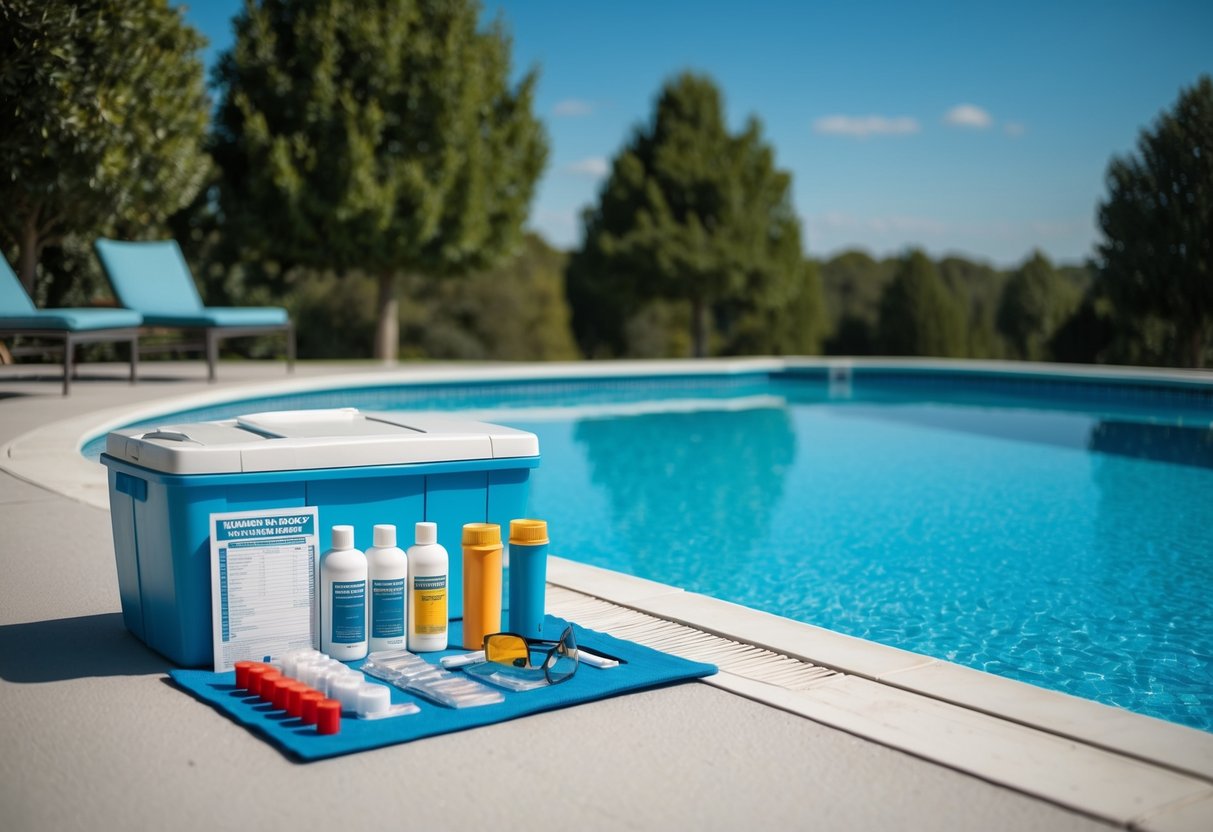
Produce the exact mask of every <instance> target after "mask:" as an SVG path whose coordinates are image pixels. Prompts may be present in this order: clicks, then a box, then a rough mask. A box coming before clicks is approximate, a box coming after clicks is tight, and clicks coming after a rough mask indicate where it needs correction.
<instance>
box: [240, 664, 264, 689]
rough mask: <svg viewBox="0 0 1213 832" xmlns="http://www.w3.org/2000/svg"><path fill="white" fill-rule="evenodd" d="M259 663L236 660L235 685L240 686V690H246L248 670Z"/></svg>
mask: <svg viewBox="0 0 1213 832" xmlns="http://www.w3.org/2000/svg"><path fill="white" fill-rule="evenodd" d="M260 664H261V662H248V661H239V662H236V665H235V667H236V687H238V688H240V690H248V672H249V670H251V669H252V668H254V667H257V666H258V665H260Z"/></svg>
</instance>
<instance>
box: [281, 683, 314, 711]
mask: <svg viewBox="0 0 1213 832" xmlns="http://www.w3.org/2000/svg"><path fill="white" fill-rule="evenodd" d="M310 690H311V688H310V687H308V686H307V685H305V684H303V682H296V683H295V684H293V685H291V686H289V687H288V688H287V689H286V712H287V713H288V714H290V715H291V716H294V717H301V716H303V694H305V693H307V692H309V691H310Z"/></svg>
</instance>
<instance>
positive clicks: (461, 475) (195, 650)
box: [101, 408, 539, 667]
mask: <svg viewBox="0 0 1213 832" xmlns="http://www.w3.org/2000/svg"><path fill="white" fill-rule="evenodd" d="M101 462H102V464H104V465H105V466H106V467H107V468H108V469H109V496H110V514H111V518H112V522H113V530H114V556H115V558H116V561H117V566H118V590H119V593H120V594H121V596H122V617H123V621H124V622H125V623H126V626H127V629H129V630H130V631H131V632H132V633H134V634H135V635H136V636H138V637H139V638H140V639H141V640H142V641H144V642H145V643H146V644H147V645H148V646H149V647H151V648H152V649H154V650H156V651H157V652H159V653H161V654H163V655H164V656H165V657H167V658H168V659H170V660H171V661H173V662H175V663H177V664H179V665H182V666H185V667H201V666H205V665H210V664H211V662H212V659H213V645H212V633H211V578H210V515H211V514H212V513H216V512H231V511H251V510H256V509H272V508H290V507H296V506H316V507H317V508H318V509H319V519H320V550H321V551H324V550H325V549H328V548H329V546H330V544H331V528H332V527H333V526H334V525H339V524H348V525H351V526H353V527H354V545H355V546H356V547H358V548H359V549H362V550H364V551H365V550H366V549H367V548H369V547H370V546H371V533H372V527H373V526H374V525H375V524H376V523H393V524H395V525H396V527H397V531H398V537H399V540H398V543H399V545H400V547H401V548H402V549H407V548H408V547H409V546H410V545H411V544H412V540H413V524H414V523H416V522H418V521H421V520H429V521H432V522H435V523H437V524H438V542H439V543H441V544H442V545H443V546H445V547H446V550H447V553H448V554H449V555H450V577H449V582H448V587H449V590H448V598H449V608H450V616H451V617H452V618H458V617H461V616H462V614H463V568H462V567H463V559H462V555H461V552H462V549H461V534H462V526H463V524H464V523H473V522H481V523H483V522H489V523H498V524H500V525H501V527H502V534H503V539H504V536H505V533H506V532H507V531H508V529H509V521H510V520H511V519H513V518H517V517H524V516H526V500H527V489H528V480H529V477H530V471H531V469H532V468H535V467H536V466H538V465H539V441H538V439H537V438H536V437H535V435H534V434H532V433H527V432H526V431H520V430H514V429H513V428H507V427H501V426H498V425H490V424H486V423H483V422H473V421H470V420H461V419H452V418H446V417H442V416H437V415H431V414H420V415H419V414H402V413H400V414H396V413H365V414H364V413H360V412H359V411H357V410H355V409H353V408H343V409H339V410H297V411H282V412H276V413H257V414H251V415H248V416H241V417H238V418H236V419H231V420H226V421H221V422H201V423H195V424H186V425H172V426H166V427H161V428H157V429H156V430H151V431H148V430H138V429H135V430H130V429H128V430H119V431H114V432H112V433H110V434H109V436H108V437H107V438H106V451H105V453H103V454H102V455H101Z"/></svg>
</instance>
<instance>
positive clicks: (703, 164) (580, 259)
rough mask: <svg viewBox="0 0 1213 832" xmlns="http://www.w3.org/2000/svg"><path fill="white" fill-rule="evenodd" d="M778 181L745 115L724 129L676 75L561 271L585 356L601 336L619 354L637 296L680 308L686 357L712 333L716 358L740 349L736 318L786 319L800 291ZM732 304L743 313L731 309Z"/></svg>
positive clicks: (706, 345)
mask: <svg viewBox="0 0 1213 832" xmlns="http://www.w3.org/2000/svg"><path fill="white" fill-rule="evenodd" d="M790 185H791V176H790V175H789V174H788V173H787V172H785V171H782V170H779V169H778V168H776V167H775V161H774V153H773V152H772V150H771V149H770V147H769V146H768V145H766V143H765V142H764V140H763V138H762V128H761V125H760V124H759V122H758V121H757V120H756V119H750V121H749V122H748V124H747V125H746V127H745V129H743V130H742V131H741V132H740V133H738V134H732V133H730V132H729V130H728V129H727V126H726V125H725V119H724V108H723V103H722V101H721V96H720V91H719V90H718V89H717V87H716V85H715V83H713V82H712V80H711V79H709V78H707V77H705V76H701V75H695V74H691V73H685V74H682V75H680V76H678V77H677V78H674V79H673V80H671V81H670V82H668V83H667V84H666V85H665V86H664V87H663V89H662V90H661V93H660V94H659V95H658V98H657V102H656V109H655V112H654V114H653V118H652V120H651V121H650V123H649V124H647V125H644V126H642V127H639V128H637V129H636V131H635V133H634V134H633V136H632V138H631V140H630V142H629V143H628V144H627V146H626V147H625V148H624V149H623V150H622V151H621V152H620V154H619V155H618V156H617V157H616V158H615V160H614V163H613V165H612V169H611V173H610V176H609V177H608V179H607V181H606V183H605V185H604V186H603V188H602V191H601V193H600V195H599V201H598V204H597V205H596V206H595V207H593V208H592V209H591V210H589V211H588V212H587V213H586V216H585V242H584V244H583V246H582V248H581V250H580V251H578V252H577V254H576V255H575V257H574V259H573V262H572V263H571V266H570V276H569V283H570V301H571V302H572V303H573V305H574V308H573V314H574V328H575V329H576V330H577V331H578V332H580V333H582V337H583V341H582V346H583V349H584V350H585V351H586V352H587V354H590V355H594V354H598V353H600V352H601V351H602V347H601V345H602V342H603V341H605V342H607V343H608V344H609V347H608V349H607V351H608V352H613V353H615V354H619V353H620V352H622V351H623V349H622V347H623V343H622V342H623V340H624V332H625V330H626V317H627V315H628V314H629V313H630V312H633V311H635V310H636V309H637V308H638V306H639V302H640V301H643V300H644V299H652V298H665V299H670V300H677V301H681V302H684V303H686V304H688V305H689V307H690V309H691V315H690V320H691V331H692V344H693V348H692V349H693V353H694V354H695V355H696V356H704V355H707V354H708V353H709V351H710V350H711V340H712V337H713V336H714V335H715V337H716V338H718V339H719V341H720V342H721V343H720V344H719V347H720V350H721V351H724V352H731V351H736V350H738V349H742V348H744V344H745V342H746V340H747V339H748V338H749V337H750V334H752V331H753V328H752V327H751V326H749V325H747V324H743V323H742V321H743V320H744V319H746V318H747V316H748V315H754V316H757V319H759V320H762V319H766V320H768V321H769V320H770V319H771V318H772V316H778V315H781V314H785V313H787V310H788V308H789V307H788V304H787V299H788V297H789V296H790V295H791V294H795V293H797V292H800V291H802V290H803V291H809V292H811V291H812V289H811V288H809V289H805V287H804V286H803V285H801V284H802V283H803V281H804V279H805V272H804V267H803V264H802V256H801V243H800V226H799V222H798V221H797V219H796V215H795V211H794V210H793V207H792V203H791V195H790ZM743 300H744V301H745V303H746V304H747V305H748V307H749V308H748V310H747V311H745V312H739V310H738V308H737V307H736V306H735V304H736V303H738V302H740V301H743ZM814 302H817V303H819V300H816V301H814ZM730 304H734V306H733V308H730ZM753 320H754V319H753V318H750V321H751V323H752V322H753ZM721 323H724V324H725V325H724V326H721V325H720V324H721ZM732 324H740V325H739V326H738V327H737V328H736V329H735V330H734V328H733V327H732ZM808 324H809V322H806V325H808ZM768 329H769V327H768ZM586 333H589V334H590V337H591V338H595V337H597V338H599V339H600V340H599V342H598V343H594V342H590V343H587V342H586V340H585V334H586ZM818 340H819V336H818ZM783 346H784V345H782V344H772V343H769V342H768V343H767V344H766V345H764V349H771V350H773V351H781V348H782V347H783Z"/></svg>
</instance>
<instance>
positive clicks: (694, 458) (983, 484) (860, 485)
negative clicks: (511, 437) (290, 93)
mask: <svg viewBox="0 0 1213 832" xmlns="http://www.w3.org/2000/svg"><path fill="white" fill-rule="evenodd" d="M331 406H356V407H360V408H362V409H365V410H373V409H404V410H412V409H459V410H471V411H474V412H477V414H478V415H480V416H485V417H488V418H491V419H492V420H494V421H497V422H501V423H503V424H509V425H513V426H516V427H521V428H524V429H527V430H531V431H534V432H535V433H536V434H538V435H539V439H540V448H541V451H542V454H543V463H542V465H541V467H540V469H539V470H538V471H537V472H536V474H535V475H534V477H533V478H532V495H531V510H532V513H533V514H535V515H538V516H543V517H546V518H547V519H548V520H549V522H550V524H551V529H552V535H553V551H554V552H555V553H556V554H559V555H562V556H564V557H569V558H572V559H574V560H579V561H583V562H587V563H592V564H595V565H600V566H605V567H608V568H611V569H616V570H619V571H622V572H627V573H630V574H634V575H638V576H640V577H645V578H651V579H654V580H659V581H662V582H664V583H669V584H675V585H678V586H682V587H684V588H686V589H689V590H693V591H698V592H702V593H705V594H708V595H712V596H715V597H718V598H722V599H725V600H729V601H734V602H737V603H741V604H744V605H746V606H750V607H754V608H757V609H762V610H766V611H768V612H773V613H776V614H779V615H784V616H787V617H789V618H793V619H796V620H800V621H805V622H808V623H812V624H816V625H818V626H823V627H828V628H830V629H834V630H838V631H841V632H845V633H848V634H852V635H857V636H861V637H864V638H869V639H872V640H875V641H879V642H883V643H886V644H890V645H893V646H896V647H900V648H903V649H907V650H912V651H915V652H919V653H924V654H927V655H931V656H936V657H939V658H943V659H948V660H951V661H955V662H958V663H960V664H964V665H968V666H971V667H976V668H979V669H982V670H987V671H990V672H993V673H997V674H999V675H1002V676H1007V677H1010V678H1014V679H1019V680H1021V681H1026V682H1031V683H1034V684H1037V685H1041V686H1043V687H1048V688H1053V689H1057V690H1062V691H1066V692H1068V693H1072V694H1076V695H1078V696H1083V697H1086V698H1089V699H1094V700H1097V701H1100V702H1104V703H1107V704H1112V705H1119V706H1122V707H1125V708H1129V709H1131V710H1134V711H1138V712H1140V713H1145V714H1150V715H1152V716H1157V717H1161V718H1164V719H1168V720H1171V721H1174V722H1179V723H1182V724H1186V725H1191V726H1194V727H1198V728H1202V729H1204V730H1213V609H1210V604H1209V601H1208V599H1209V598H1211V597H1213V430H1211V429H1210V425H1211V424H1213V390H1211V389H1210V388H1209V387H1205V386H1200V385H1178V384H1166V383H1161V382H1160V383H1149V382H1140V383H1137V382H1134V383H1129V382H1124V381H1116V382H1115V383H1113V382H1112V381H1107V380H1095V381H1091V380H1084V379H1080V378H1074V377H1061V376H1059V377H1051V376H1047V375H1046V376H1041V375H1023V374H1014V373H1002V374H999V373H984V372H950V373H949V372H939V371H929V372H928V371H912V370H906V369H901V370H881V369H879V368H855V369H854V370H853V371H850V370H846V369H843V370H841V371H837V372H830V371H827V370H825V369H820V368H819V369H806V370H801V371H795V370H788V371H780V372H754V373H734V374H728V375H706V376H705V375H694V376H691V375H685V376H684V375H672V376H671V375H667V376H662V377H656V378H626V377H620V378H597V379H560V380H551V381H539V380H536V381H517V380H515V381H502V382H495V383H482V384H471V385H468V384H464V385H416V386H409V387H381V388H363V389H357V390H340V391H325V392H319V393H312V394H305V395H299V396H289V397H276V398H273V399H260V400H249V399H246V400H244V401H242V402H238V403H234V404H230V405H223V406H220V407H215V408H208V409H206V410H199V411H191V412H189V413H187V414H176V415H172V416H164V417H161V418H158V419H157V420H156V421H157V422H159V423H164V422H165V421H169V420H172V421H187V420H191V419H214V418H224V417H227V416H231V415H235V414H237V413H245V412H250V411H255V410H262V409H271V408H295V407H331ZM98 451H99V448H98V447H97V443H96V442H94V443H92V445H91V446H90V447H89V448H86V453H94V454H95V453H96V452H98Z"/></svg>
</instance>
